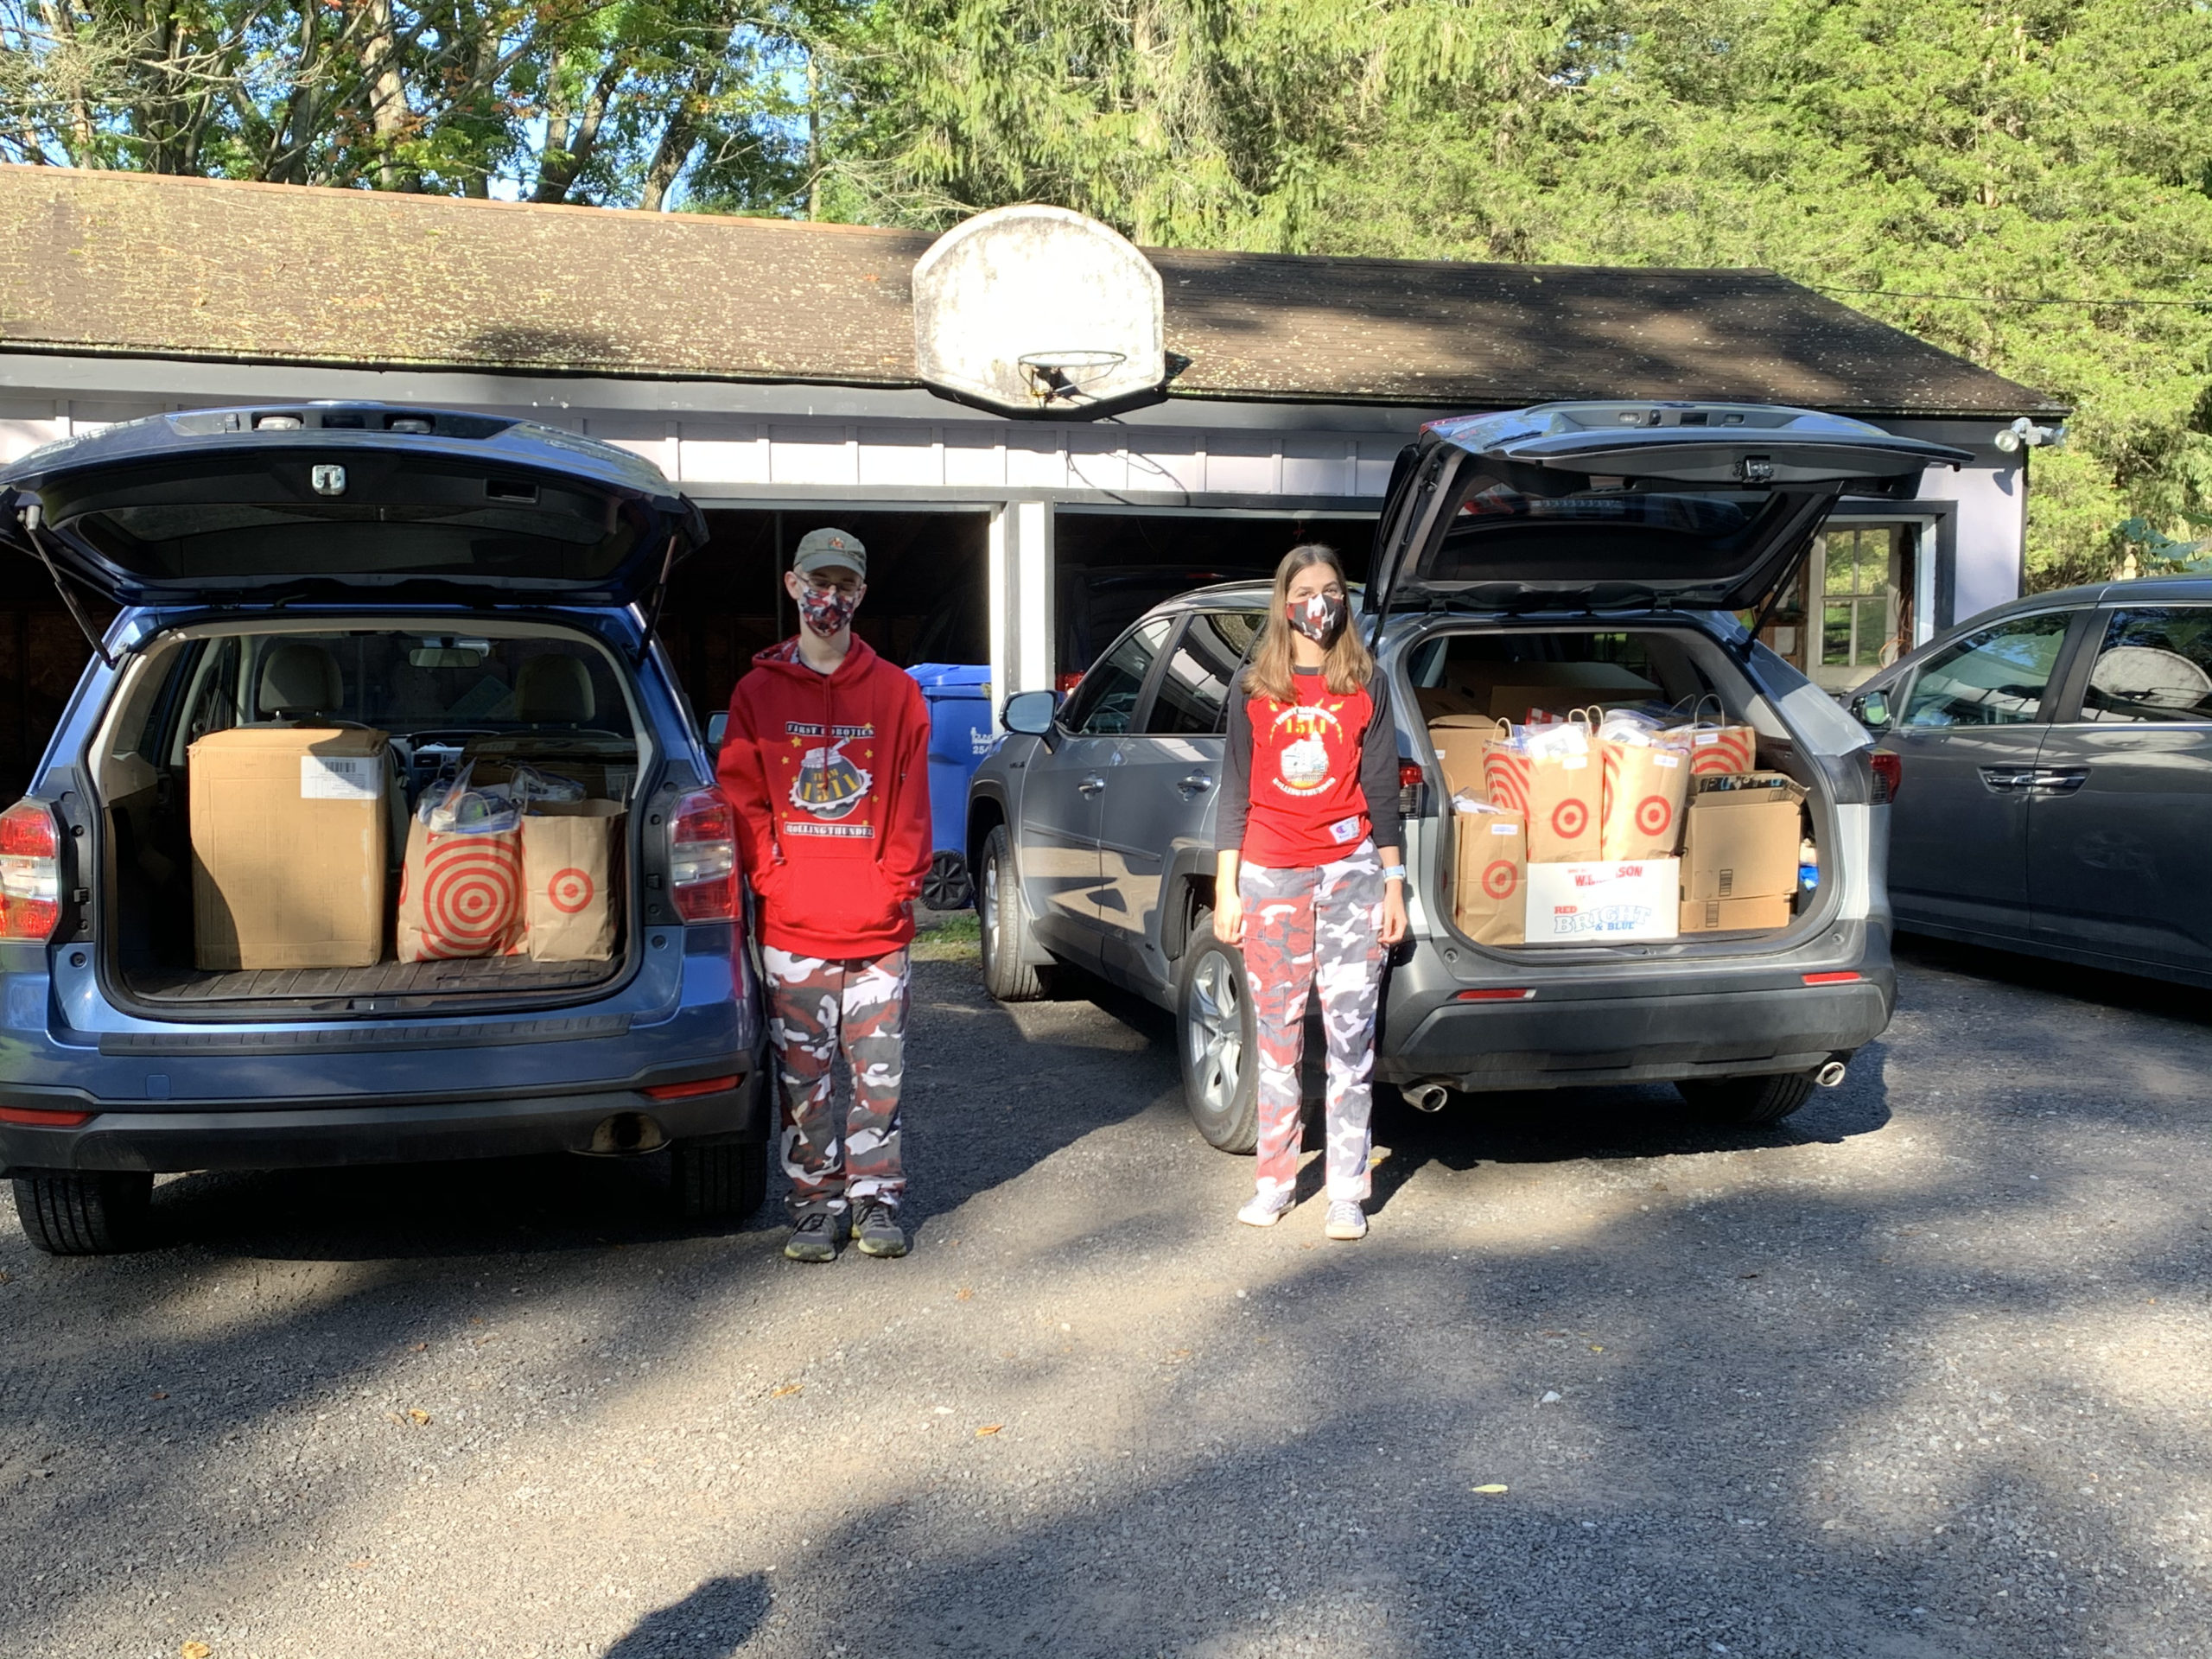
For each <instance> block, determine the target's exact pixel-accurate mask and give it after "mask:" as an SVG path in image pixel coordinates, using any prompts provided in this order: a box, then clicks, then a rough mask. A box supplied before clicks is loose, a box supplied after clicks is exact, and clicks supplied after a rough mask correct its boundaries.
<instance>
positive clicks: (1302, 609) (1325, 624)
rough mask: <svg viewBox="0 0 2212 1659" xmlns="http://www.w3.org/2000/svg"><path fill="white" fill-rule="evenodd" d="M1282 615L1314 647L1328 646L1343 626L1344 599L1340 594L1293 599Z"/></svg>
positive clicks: (1284, 608)
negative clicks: (1310, 641) (1311, 642)
mask: <svg viewBox="0 0 2212 1659" xmlns="http://www.w3.org/2000/svg"><path fill="white" fill-rule="evenodd" d="M1283 614H1284V615H1285V616H1286V617H1287V618H1288V619H1289V620H1290V626H1292V627H1294V628H1296V629H1297V630H1298V631H1299V632H1300V633H1302V634H1304V635H1305V636H1306V638H1307V639H1311V640H1312V641H1313V643H1314V644H1315V645H1330V644H1332V643H1333V642H1334V641H1335V639H1336V637H1337V632H1338V629H1340V628H1342V627H1343V626H1344V595H1343V594H1314V595H1313V598H1311V599H1294V600H1292V601H1290V602H1289V603H1288V604H1287V605H1285V606H1284V607H1283Z"/></svg>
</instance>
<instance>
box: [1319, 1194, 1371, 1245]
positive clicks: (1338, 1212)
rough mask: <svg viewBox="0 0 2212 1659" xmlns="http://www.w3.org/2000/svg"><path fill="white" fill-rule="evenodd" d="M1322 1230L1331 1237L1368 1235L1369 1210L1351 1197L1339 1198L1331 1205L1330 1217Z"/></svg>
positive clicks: (1347, 1238) (1360, 1236) (1342, 1237)
mask: <svg viewBox="0 0 2212 1659" xmlns="http://www.w3.org/2000/svg"><path fill="white" fill-rule="evenodd" d="M1321 1230H1322V1231H1323V1232H1324V1233H1325V1234H1326V1235H1327V1236H1329V1237H1331V1238H1341V1239H1344V1240H1347V1241H1349V1240H1351V1239H1355V1238H1365V1237H1366V1236H1367V1211H1364V1210H1363V1209H1361V1208H1360V1207H1359V1206H1358V1205H1356V1204H1354V1203H1353V1202H1352V1201H1351V1199H1350V1198H1339V1199H1338V1200H1337V1202H1336V1203H1334V1204H1332V1205H1330V1206H1329V1218H1328V1220H1327V1222H1326V1223H1325V1224H1324V1225H1323V1226H1322V1229H1321Z"/></svg>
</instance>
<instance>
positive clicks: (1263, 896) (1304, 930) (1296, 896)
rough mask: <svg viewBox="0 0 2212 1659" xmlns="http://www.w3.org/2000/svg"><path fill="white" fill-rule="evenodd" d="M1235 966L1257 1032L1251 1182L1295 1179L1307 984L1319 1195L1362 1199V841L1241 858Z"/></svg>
mask: <svg viewBox="0 0 2212 1659" xmlns="http://www.w3.org/2000/svg"><path fill="white" fill-rule="evenodd" d="M1236 890H1237V893H1239V895H1240V896H1241V897H1242V898H1243V900H1244V972H1245V976H1246V979H1247V981H1248V982H1249V985H1250V987H1251V994H1252V1016H1253V1024H1254V1025H1255V1027H1256V1028H1257V1033H1258V1036H1259V1041H1260V1056H1259V1061H1260V1064H1259V1097H1260V1098H1259V1105H1260V1146H1259V1154H1260V1159H1259V1169H1258V1171H1257V1174H1258V1178H1259V1190H1260V1196H1261V1197H1262V1198H1282V1199H1285V1200H1287V1198H1289V1196H1290V1192H1291V1190H1292V1189H1293V1188H1294V1187H1295V1186H1296V1185H1297V1184H1298V1150H1299V1141H1300V1138H1301V1130H1302V1129H1303V1127H1304V1125H1303V1122H1302V1115H1301V1113H1300V1089H1299V1084H1298V1065H1299V1060H1300V1058H1301V1056H1302V1054H1303V1052H1304V1049H1305V1039H1306V996H1307V994H1308V992H1309V991H1313V990H1316V989H1318V990H1319V993H1320V996H1321V1029H1322V1031H1323V1033H1325V1036H1326V1037H1327V1039H1328V1044H1329V1058H1328V1075H1329V1093H1328V1102H1329V1106H1328V1129H1329V1139H1328V1146H1329V1149H1328V1154H1327V1158H1328V1171H1329V1198H1330V1199H1331V1200H1332V1202H1333V1201H1335V1200H1338V1199H1343V1198H1350V1199H1353V1200H1356V1201H1359V1202H1364V1201H1365V1200H1366V1198H1367V1197H1368V1194H1369V1192H1370V1184H1369V1180H1368V1173H1367V1152H1368V1144H1369V1140H1368V1116H1369V1113H1370V1109H1371V1107H1372V1104H1373V1095H1372V1091H1371V1089H1370V1078H1371V1077H1372V1076H1373V1073H1374V1071H1375V996H1376V988H1377V987H1378V986H1379V985H1380V984H1381V982H1382V978H1383V861H1382V860H1381V858H1380V857H1378V856H1377V855H1376V851H1375V843H1374V842H1371V841H1363V842H1360V844H1359V847H1358V849H1357V851H1355V852H1353V853H1352V854H1351V855H1350V856H1348V857H1345V858H1340V859H1338V860H1336V861H1334V862H1333V863H1329V864H1323V865H1320V866H1319V867H1318V868H1313V869H1305V870H1271V869H1267V868H1263V867H1262V866H1259V865H1254V864H1247V865H1245V866H1244V867H1243V869H1242V870H1241V871H1240V872H1239V873H1238V876H1237V882H1236Z"/></svg>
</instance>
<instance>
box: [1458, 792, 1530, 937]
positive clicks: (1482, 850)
mask: <svg viewBox="0 0 2212 1659" xmlns="http://www.w3.org/2000/svg"><path fill="white" fill-rule="evenodd" d="M1452 833H1453V835H1455V836H1457V837H1458V844H1457V845H1456V846H1455V847H1454V848H1453V849H1452V925H1454V926H1456V927H1457V928H1458V929H1459V931H1461V932H1462V933H1464V934H1465V935H1466V936H1467V937H1468V938H1471V939H1472V940H1473V941H1474V942H1475V943H1476V944H1520V943H1521V941H1522V929H1523V925H1524V923H1523V911H1524V900H1523V899H1522V892H1521V889H1522V883H1523V881H1524V879H1525V873H1526V871H1527V868H1528V863H1529V860H1528V836H1527V835H1526V833H1525V830H1524V827H1523V825H1522V822H1521V815H1520V814H1519V813H1517V812H1507V811H1503V810H1498V809H1497V808H1491V809H1490V810H1475V811H1470V810H1466V809H1465V808H1464V807H1463V808H1460V809H1459V810H1455V811H1454V812H1453V813H1452Z"/></svg>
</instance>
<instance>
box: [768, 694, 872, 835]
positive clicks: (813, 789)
mask: <svg viewBox="0 0 2212 1659" xmlns="http://www.w3.org/2000/svg"><path fill="white" fill-rule="evenodd" d="M784 731H785V734H786V735H787V736H789V737H790V739H791V747H794V748H804V749H805V753H804V754H802V755H801V756H800V757H799V763H798V776H797V777H795V778H793V779H791V804H792V805H793V806H795V807H797V808H798V809H799V810H800V811H802V812H804V813H806V814H807V815H808V817H807V818H805V819H801V820H798V821H796V822H793V823H787V824H786V825H785V829H787V830H788V831H789V832H790V833H791V834H793V835H802V836H868V835H870V834H873V833H874V832H873V831H872V830H871V829H869V828H868V825H866V824H864V823H851V824H849V823H840V822H838V820H840V819H842V818H849V817H851V816H852V815H853V814H854V812H855V811H856V810H859V807H860V804H861V802H862V801H864V800H866V799H867V798H868V788H869V786H870V785H872V784H874V781H875V779H874V776H873V775H872V774H871V773H869V772H868V771H866V770H865V769H864V768H862V767H861V766H856V765H855V764H854V762H853V761H852V760H850V759H849V757H848V756H847V755H846V753H845V746H846V745H847V744H848V743H851V742H855V741H861V740H872V739H874V736H875V728H874V725H873V724H869V725H861V726H827V727H825V726H822V725H819V724H817V723H816V722H814V721H799V720H793V721H785V723H784ZM810 737H816V738H819V737H826V738H828V739H829V740H830V741H829V742H827V743H817V744H816V745H815V746H814V747H811V748H807V747H806V740H807V739H808V738H810ZM867 753H870V754H873V753H874V751H873V750H869V751H868V752H867Z"/></svg>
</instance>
